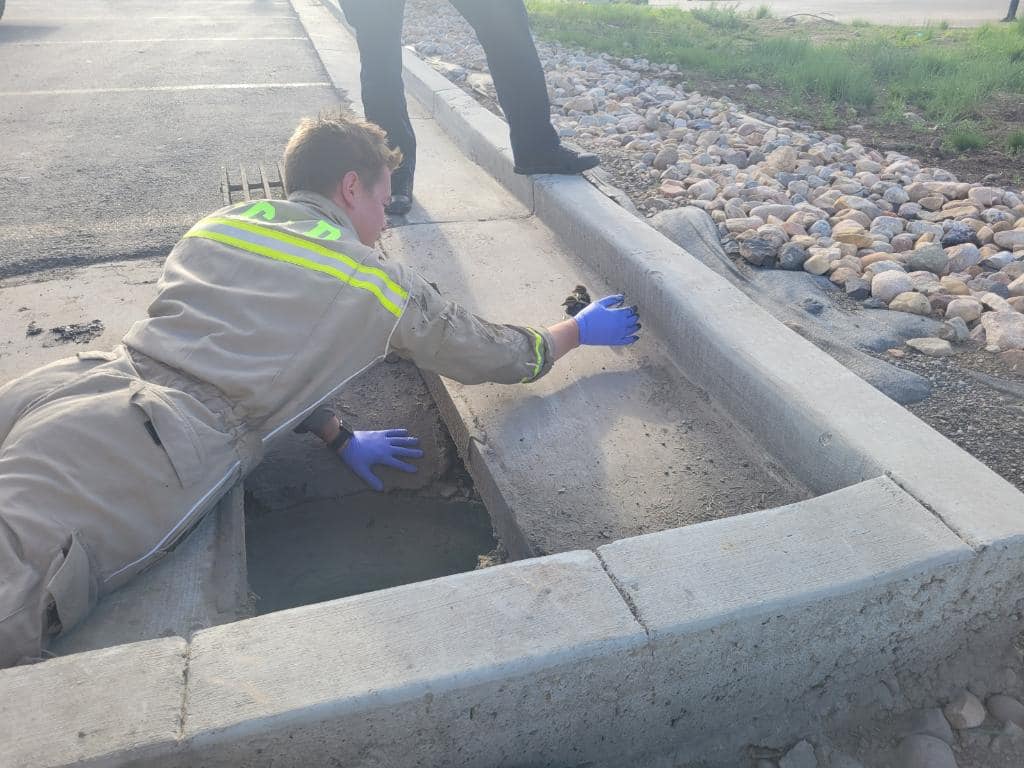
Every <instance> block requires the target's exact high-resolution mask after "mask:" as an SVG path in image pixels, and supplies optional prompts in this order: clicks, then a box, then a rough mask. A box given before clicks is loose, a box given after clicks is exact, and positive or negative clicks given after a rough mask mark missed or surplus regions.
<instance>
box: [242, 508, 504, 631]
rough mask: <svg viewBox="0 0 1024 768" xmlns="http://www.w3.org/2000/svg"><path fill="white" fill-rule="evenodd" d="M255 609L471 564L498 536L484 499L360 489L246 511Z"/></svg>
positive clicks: (430, 575)
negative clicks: (279, 508) (344, 495)
mask: <svg viewBox="0 0 1024 768" xmlns="http://www.w3.org/2000/svg"><path fill="white" fill-rule="evenodd" d="M245 536H246V557H247V560H248V568H249V586H250V589H251V590H252V591H253V592H255V593H256V594H257V595H258V596H259V599H258V600H257V601H256V613H257V614H261V613H270V612H271V611H279V610H282V609H284V608H294V607H295V606H298V605H308V604H310V603H318V602H323V601H324V600H334V599H335V598H339V597H346V596H348V595H355V594H360V593H362V592H370V591H372V590H376V589H384V588H386V587H394V586H398V585H400V584H409V583H411V582H415V581H423V580H424V579H433V578H436V577H438V576H447V575H449V574H452V573H459V572H462V571H471V570H473V568H474V567H476V563H477V556H478V555H482V554H484V553H487V552H489V551H491V550H492V549H493V548H494V547H495V545H496V544H495V540H494V537H493V535H492V533H491V520H490V517H488V515H487V510H486V509H485V508H484V505H483V504H480V503H478V502H468V501H445V500H443V499H424V498H418V497H414V496H389V495H382V494H376V493H365V494H358V495H356V496H350V497H347V498H345V499H342V500H332V501H323V500H320V501H310V502H306V503H303V504H299V505H297V506H295V507H293V508H291V509H289V510H287V511H281V512H271V513H265V514H261V515H252V516H247V520H246V528H245Z"/></svg>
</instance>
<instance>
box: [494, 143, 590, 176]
mask: <svg viewBox="0 0 1024 768" xmlns="http://www.w3.org/2000/svg"><path fill="white" fill-rule="evenodd" d="M600 162H601V158H599V157H598V156H597V155H594V154H591V153H590V152H575V151H573V150H571V149H569V148H568V147H563V146H561V145H559V146H557V147H555V148H554V149H552V150H549V151H547V152H544V153H542V154H539V155H534V156H533V157H530V158H528V159H526V160H523V161H522V162H516V164H515V169H514V170H515V172H516V173H521V174H523V175H524V176H529V175H532V174H534V173H562V174H567V175H571V174H574V173H583V171H585V170H587V169H589V168H593V167H594V166H595V165H598V164H599V163H600Z"/></svg>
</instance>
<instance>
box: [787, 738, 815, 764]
mask: <svg viewBox="0 0 1024 768" xmlns="http://www.w3.org/2000/svg"><path fill="white" fill-rule="evenodd" d="M779 768H818V758H816V757H815V756H814V747H812V746H811V745H810V744H809V743H808V742H806V741H798V742H797V743H796V746H794V747H793V748H792V749H791V750H789V752H787V753H786V754H785V755H784V756H783V757H782V759H781V760H780V761H779Z"/></svg>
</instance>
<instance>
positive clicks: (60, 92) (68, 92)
mask: <svg viewBox="0 0 1024 768" xmlns="http://www.w3.org/2000/svg"><path fill="white" fill-rule="evenodd" d="M333 87H334V86H333V85H331V83H329V82H321V83H223V84H210V85H152V86H139V87H137V88H67V89H55V90H50V91H0V96H3V97H13V96H80V95H84V94H90V93H146V92H156V91H230V90H257V89H260V88H333Z"/></svg>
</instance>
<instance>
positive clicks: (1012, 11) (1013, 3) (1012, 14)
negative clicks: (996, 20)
mask: <svg viewBox="0 0 1024 768" xmlns="http://www.w3.org/2000/svg"><path fill="white" fill-rule="evenodd" d="M1019 4H1020V0H1010V7H1009V9H1008V10H1007V11H1006V18H1005V19H1003V21H1013V20H1014V19H1016V18H1017V6H1018V5H1019Z"/></svg>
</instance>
